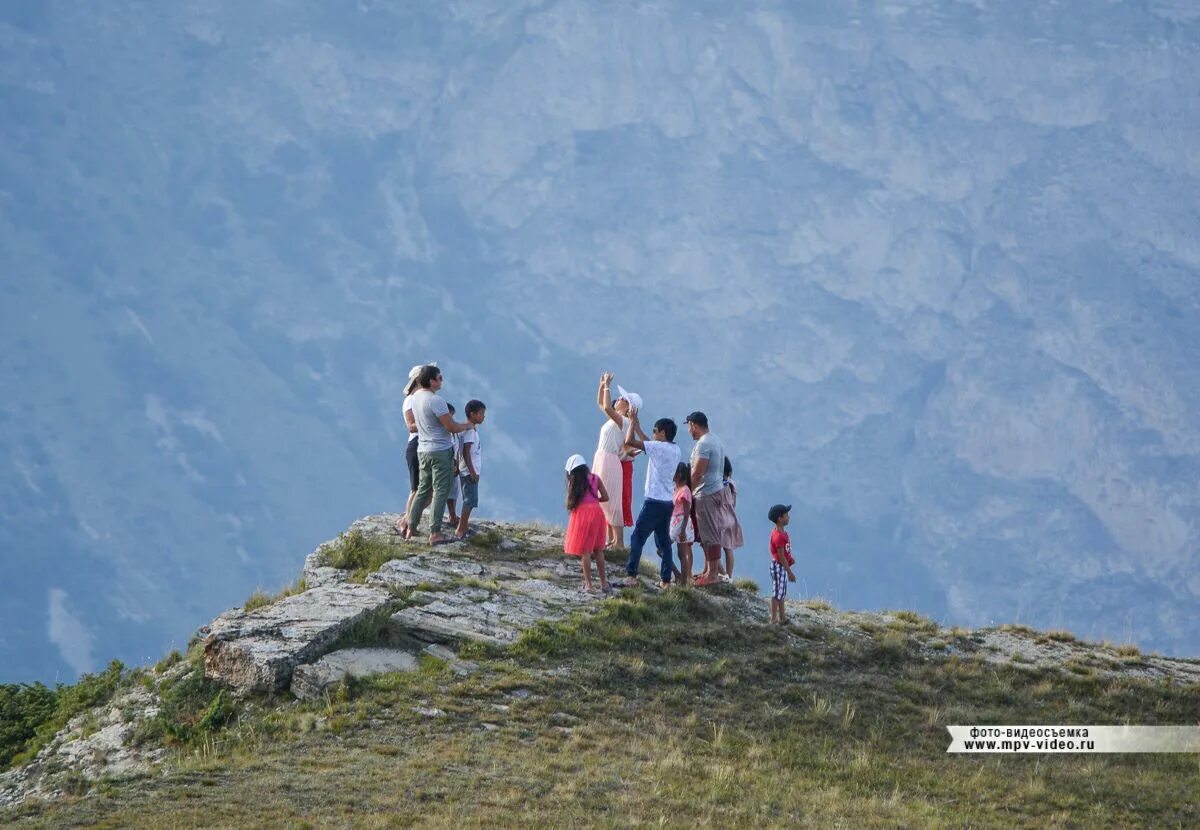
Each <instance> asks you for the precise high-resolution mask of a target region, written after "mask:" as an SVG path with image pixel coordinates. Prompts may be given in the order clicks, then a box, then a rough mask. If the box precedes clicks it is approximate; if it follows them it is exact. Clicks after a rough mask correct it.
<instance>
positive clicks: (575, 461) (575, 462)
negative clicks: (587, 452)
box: [567, 453, 587, 473]
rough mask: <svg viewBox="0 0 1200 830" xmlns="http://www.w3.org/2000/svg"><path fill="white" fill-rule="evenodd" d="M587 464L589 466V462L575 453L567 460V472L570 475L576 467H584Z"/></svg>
mask: <svg viewBox="0 0 1200 830" xmlns="http://www.w3.org/2000/svg"><path fill="white" fill-rule="evenodd" d="M585 464H587V461H585V460H584V457H583V456H582V455H580V454H579V453H575V454H574V455H573V456H571V457H570V458H568V459H567V472H568V473H569V472H571V471H572V470H574V469H575V468H576V467H582V466H583V465H585Z"/></svg>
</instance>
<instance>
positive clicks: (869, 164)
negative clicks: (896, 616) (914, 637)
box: [0, 0, 1200, 682]
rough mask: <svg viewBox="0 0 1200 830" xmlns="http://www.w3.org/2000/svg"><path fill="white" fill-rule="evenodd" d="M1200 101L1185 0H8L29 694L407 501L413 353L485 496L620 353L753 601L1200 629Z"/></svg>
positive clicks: (526, 489)
mask: <svg viewBox="0 0 1200 830" xmlns="http://www.w3.org/2000/svg"><path fill="white" fill-rule="evenodd" d="M1198 96H1200V4H1197V3H1195V2H1192V0H1187V2H1184V0H1175V1H1174V2H1170V1H1168V0H1162V1H1161V2H1160V1H1159V0H1148V2H1142V3H1093V2H1082V1H1081V0H1068V2H1059V3H1046V2H1042V0H1037V2H1033V1H1032V0H1027V1H1022V0H1015V2H1014V1H1012V0H1008V1H1006V2H998V1H997V0H978V1H977V2H956V1H955V0H930V2H917V1H916V0H914V1H913V2H880V3H863V2H852V1H851V0H838V2H813V3H782V2H744V3H729V2H722V3H716V2H694V1H689V2H684V1H683V0H679V1H678V2H666V1H665V0H664V1H663V2H600V0H590V1H588V0H580V1H579V2H565V1H560V0H544V2H536V3H522V2H517V0H503V2H500V1H499V0H496V2H471V1H470V0H464V1H463V2H429V3H375V2H368V0H363V1H362V2H354V3H350V2H339V3H334V2H288V3H279V2H255V3H218V2H205V3H149V2H145V3H129V2H111V3H103V4H83V3H34V2H16V1H15V0H7V1H6V2H0V125H2V127H0V263H2V265H3V271H2V272H0V390H2V392H3V394H0V557H2V560H3V562H2V565H3V570H2V573H3V577H2V581H0V682H3V681H16V680H31V679H41V680H47V681H52V680H54V679H56V678H58V679H63V680H66V679H70V678H72V677H74V676H75V674H76V673H77V672H78V671H81V670H86V669H89V668H96V667H99V666H101V665H102V664H103V663H104V662H106V661H107V660H108V659H110V658H112V657H119V658H121V659H123V660H125V661H126V662H130V663H139V662H144V661H146V660H148V659H157V658H158V657H160V656H161V655H162V654H163V653H164V651H165V650H166V649H168V648H170V647H172V646H176V647H182V646H183V645H184V644H185V642H186V640H187V637H188V635H189V633H190V632H192V631H193V630H194V629H195V628H196V626H198V625H200V624H202V623H205V622H207V621H208V620H210V619H211V618H212V617H213V616H215V615H216V614H217V613H218V612H220V611H221V610H223V609H224V608H226V607H229V606H231V605H233V604H236V603H240V602H241V601H243V600H244V599H245V598H246V597H247V596H248V595H249V594H250V593H251V591H253V590H254V589H255V588H256V587H260V586H261V587H264V588H267V589H276V588H278V587H281V586H282V585H283V584H285V583H287V582H289V581H290V580H292V579H294V578H295V576H296V575H297V574H298V573H299V570H300V566H301V562H302V559H303V556H304V555H305V554H306V553H307V552H308V551H309V550H311V549H312V548H313V547H314V546H315V545H316V544H317V543H318V542H320V541H322V540H324V539H327V538H329V537H331V536H333V535H335V534H336V533H337V532H338V531H340V530H342V529H343V528H344V527H345V526H346V525H347V524H348V523H349V522H350V521H351V520H352V519H354V518H355V517H357V516H359V515H363V514H366V513H370V512H377V511H380V510H385V509H392V510H394V509H398V508H399V507H400V506H401V505H402V504H403V499H404V496H405V494H406V491H407V485H406V482H405V473H404V468H403V451H404V445H405V440H406V433H405V430H404V426H403V422H402V419H401V416H400V405H401V401H402V389H403V385H404V382H405V380H406V376H407V371H408V369H409V367H410V366H411V365H412V364H414V363H418V362H422V361H424V360H428V359H437V360H439V361H440V363H441V366H442V367H443V369H444V372H445V377H446V385H445V388H444V390H443V396H444V397H445V398H446V399H447V400H448V401H450V402H452V403H455V404H456V405H457V406H458V407H459V411H460V413H461V411H462V405H463V404H464V403H465V402H466V400H467V399H468V398H469V397H479V398H482V399H483V400H485V401H486V402H487V403H488V406H489V409H488V420H487V423H486V424H485V425H484V427H483V428H482V429H481V438H482V440H483V441H484V446H485V452H486V454H487V458H486V459H485V466H486V474H485V475H484V478H483V482H482V485H481V502H482V503H481V507H480V509H479V511H478V514H479V515H481V516H500V517H510V518H530V519H532V518H541V519H546V520H551V521H562V520H563V519H564V518H565V514H564V512H563V510H562V500H563V494H562V464H563V460H564V459H565V458H566V457H567V456H568V455H569V454H570V453H572V452H581V453H583V454H584V455H585V456H586V457H588V458H590V457H591V453H592V450H593V449H594V447H595V441H596V436H597V433H598V430H599V428H600V425H601V423H602V416H601V414H600V413H599V412H598V411H597V410H596V408H595V403H594V394H595V384H596V380H597V378H598V377H599V375H600V373H601V372H602V371H606V370H609V371H613V372H615V373H616V375H617V380H618V382H620V383H621V384H622V385H623V386H625V387H626V388H628V389H630V390H634V391H637V392H639V393H641V394H642V395H643V396H644V398H645V400H646V406H645V410H644V415H645V420H646V422H647V423H650V422H652V421H653V419H654V418H657V417H660V416H662V415H670V416H673V417H675V418H676V419H677V420H678V421H679V422H680V426H681V430H680V433H681V437H680V444H681V447H682V449H683V451H684V452H685V453H686V452H688V451H689V450H690V446H691V442H690V441H689V440H688V439H687V435H686V432H685V431H684V430H683V428H682V427H683V423H682V421H683V416H684V415H685V414H686V413H687V412H689V411H691V410H692V409H697V408H699V409H703V410H705V411H706V412H707V413H708V415H709V417H710V419H711V421H712V427H713V431H714V432H715V433H716V434H717V435H719V436H720V437H721V438H722V440H723V441H724V443H725V446H726V448H727V450H728V452H729V454H730V457H731V458H732V460H733V462H734V465H735V468H736V469H735V478H736V480H737V481H738V483H739V485H740V497H739V507H740V511H741V515H742V520H743V523H744V525H745V527H746V533H747V548H746V549H744V550H743V551H742V552H741V558H740V560H739V561H740V564H739V566H738V569H739V571H741V572H742V574H743V575H748V576H751V577H754V578H756V579H757V580H758V581H759V582H760V584H766V581H767V576H766V574H767V564H766V563H767V561H768V553H767V550H766V545H767V536H768V530H769V525H768V523H767V520H766V510H767V507H768V506H769V505H770V504H772V503H773V502H776V501H785V502H792V503H794V504H795V509H794V511H793V516H792V525H791V528H790V530H791V535H792V539H793V545H794V549H795V553H796V557H797V560H798V563H797V571H798V575H799V576H800V578H801V583H800V584H799V586H798V587H799V589H800V593H801V594H802V595H813V594H820V595H824V596H826V597H828V598H830V599H831V600H833V601H834V602H835V603H836V604H838V605H839V606H842V607H850V608H882V607H906V608H914V609H916V610H918V611H921V612H924V613H926V614H930V615H932V616H934V617H936V618H938V619H940V620H942V621H944V622H947V623H958V624H964V625H981V624H988V623H990V622H992V621H994V622H996V623H1000V622H1013V621H1015V622H1023V623H1028V624H1031V625H1035V626H1039V627H1066V628H1069V629H1072V630H1073V631H1075V632H1076V633H1077V634H1079V635H1081V636H1087V637H1093V638H1106V639H1110V640H1114V641H1119V642H1124V641H1132V642H1136V643H1138V644H1139V645H1141V646H1143V647H1144V648H1147V649H1160V650H1163V651H1166V652H1169V653H1177V654H1195V653H1197V651H1200V633H1198V631H1200V630H1198V628H1197V625H1196V620H1197V611H1198V610H1200V607H1198V606H1200V561H1198V560H1197V557H1196V551H1197V548H1198V545H1200V483H1198V482H1200V418H1198V417H1197V415H1196V413H1197V411H1198V407H1200V382H1198V381H1200V377H1198V371H1200V370H1198V369H1197V367H1198V366H1200V279H1198V277H1200V234H1198V229H1200V215H1198V214H1200V209H1198V205H1200V97H1198ZM643 463H644V462H643ZM643 475H644V469H643V467H642V466H640V465H639V469H638V474H637V476H638V477H637V482H638V483H637V491H638V493H639V495H640V492H641V481H642V477H643Z"/></svg>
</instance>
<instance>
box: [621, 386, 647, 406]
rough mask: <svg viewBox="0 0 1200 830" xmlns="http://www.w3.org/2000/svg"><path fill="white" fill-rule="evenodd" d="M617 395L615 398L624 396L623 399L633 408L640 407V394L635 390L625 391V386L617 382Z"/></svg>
mask: <svg viewBox="0 0 1200 830" xmlns="http://www.w3.org/2000/svg"><path fill="white" fill-rule="evenodd" d="M617 396H618V397H617V400H621V398H624V399H625V400H627V401H629V405H630V406H632V407H633V408H634V409H641V408H642V396H641V395H639V394H638V393H637V392H626V391H625V387H624V386H622V385H621V384H619V383H618V384H617Z"/></svg>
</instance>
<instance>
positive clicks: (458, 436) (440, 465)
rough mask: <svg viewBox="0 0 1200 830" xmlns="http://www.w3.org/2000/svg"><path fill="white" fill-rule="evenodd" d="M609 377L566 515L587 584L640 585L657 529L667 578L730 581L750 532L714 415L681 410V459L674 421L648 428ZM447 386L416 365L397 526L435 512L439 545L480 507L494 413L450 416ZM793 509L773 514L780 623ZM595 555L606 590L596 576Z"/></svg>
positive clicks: (578, 461) (575, 458) (464, 528)
mask: <svg viewBox="0 0 1200 830" xmlns="http://www.w3.org/2000/svg"><path fill="white" fill-rule="evenodd" d="M613 379H614V378H613V375H612V374H610V373H605V374H603V375H601V377H600V382H599V385H598V387H597V390H596V406H597V407H598V408H599V409H600V410H601V412H603V413H604V416H605V420H604V424H603V426H602V427H601V428H600V438H599V442H598V445H597V447H596V452H595V454H594V456H593V458H592V465H591V467H590V468H589V466H588V464H587V460H586V459H585V458H584V457H583V456H582V455H578V454H575V455H572V456H571V457H570V458H569V459H567V463H566V507H567V510H568V512H569V514H570V519H569V521H568V524H567V532H566V537H565V539H564V543H563V549H564V552H565V553H567V554H569V555H571V556H578V557H579V558H580V565H581V570H582V576H583V587H584V590H587V591H600V592H604V593H611V592H612V591H613V590H614V589H615V588H623V587H632V586H634V585H636V584H638V583H637V576H638V572H639V566H640V564H641V558H642V551H643V549H644V548H645V545H646V543H647V542H648V541H649V540H650V538H651V537H653V538H654V544H655V547H656V549H657V551H658V555H659V584H660V587H663V588H666V587H669V586H670V585H672V584H676V583H677V584H680V585H688V584H691V583H694V584H696V585H711V584H714V583H717V582H722V581H729V580H730V579H731V578H732V576H733V568H734V551H735V550H737V549H738V548H740V547H742V546H743V545H744V540H743V536H742V527H741V524H740V523H739V522H738V517H737V510H736V508H737V487H736V485H735V484H734V482H733V478H732V476H733V465H732V463H731V462H730V460H729V456H728V455H727V454H726V451H725V446H724V444H723V443H722V441H721V439H720V438H718V437H717V436H716V435H715V434H714V433H713V432H712V431H711V429H710V427H709V423H708V416H707V415H705V414H704V413H703V412H701V411H699V410H697V411H695V412H692V413H691V414H690V415H688V416H687V418H686V419H685V423H686V425H687V430H688V434H689V435H690V436H691V438H692V441H693V445H692V449H691V455H690V459H689V461H688V462H685V461H683V453H682V450H681V449H680V447H679V445H678V444H677V443H676V442H675V438H676V436H677V434H678V426H677V425H676V423H675V421H673V420H672V419H670V418H659V419H658V420H657V421H655V422H654V424H653V425H652V427H651V432H650V434H649V435H647V434H646V432H645V430H644V429H643V427H642V423H641V417H640V412H641V408H642V403H643V402H642V398H641V396H640V395H638V394H637V393H634V392H627V391H626V390H625V389H624V388H622V387H621V386H619V385H618V386H617V388H616V395H615V396H614V393H613ZM443 383H444V377H443V375H442V371H441V369H440V368H438V366H437V364H436V363H430V364H422V365H418V366H414V367H413V368H412V370H411V371H410V372H409V377H408V384H407V386H406V387H405V390H404V392H405V397H404V404H403V407H402V409H403V414H404V422H405V425H406V427H407V429H408V434H409V440H408V448H407V452H406V458H407V464H408V472H409V484H410V489H409V496H408V503H407V504H406V506H405V511H404V514H403V515H402V516H401V518H400V519H399V520H398V521H397V523H396V525H395V528H394V529H395V532H396V533H398V534H400V535H402V536H403V537H404V538H405V539H412V538H413V537H414V536H416V534H417V533H418V530H419V528H420V525H421V520H422V518H423V516H424V514H425V511H426V510H429V511H430V514H431V515H430V525H431V527H430V535H429V543H430V544H431V545H440V544H446V543H448V542H453V541H457V540H461V539H464V538H466V537H467V536H468V535H469V534H470V533H471V528H470V524H469V520H470V517H471V513H472V511H473V510H474V509H475V508H476V507H478V506H479V479H480V473H481V469H482V458H483V453H482V446H481V443H480V435H479V427H480V426H481V425H482V424H483V422H484V420H485V419H486V417H487V406H486V405H485V404H484V403H483V402H482V401H480V400H474V399H473V400H470V401H468V402H467V404H466V406H465V410H464V411H465V415H466V420H465V421H461V422H460V421H456V420H454V414H455V410H454V407H453V406H451V405H450V404H448V403H447V402H446V401H445V400H443V399H442V397H441V396H440V395H439V394H438V392H439V391H440V390H441V388H442V384H443ZM640 456H645V458H646V461H647V464H646V481H645V488H644V499H643V502H642V507H641V510H640V512H639V513H638V515H637V518H636V519H634V516H633V481H634V463H635V459H637V458H638V457H640ZM447 507H448V508H449V510H450V521H451V524H452V525H453V526H454V527H453V530H452V532H450V533H446V532H444V530H443V529H444V526H445V521H446V509H447ZM456 508H458V511H457V515H455V514H456ZM788 511H790V507H786V506H784V505H775V506H774V507H772V508H771V511H770V515H769V518H770V520H771V521H772V522H773V523H774V524H775V525H776V531H775V533H773V534H772V538H771V555H772V570H771V576H772V606H771V608H772V621H775V618H776V605H778V611H779V617H780V619H779V621H782V614H783V602H782V600H783V597H784V596H786V589H787V581H788V580H791V581H794V580H795V574H794V573H793V572H792V569H791V566H792V563H793V560H792V556H791V543H790V541H788V540H787V534H786V531H785V530H784V528H785V527H786V525H787V521H788ZM627 527H629V528H632V529H633V533H632V535H631V537H630V543H629V547H628V549H627V557H626V561H625V575H624V578H623V579H622V580H621V581H619V582H616V583H611V584H610V582H609V581H608V578H607V573H606V568H605V551H622V550H626V548H625V528H627ZM693 545H696V546H698V547H699V548H700V550H701V551H702V552H703V555H704V560H703V568H702V569H701V571H700V572H699V573H698V574H697V573H694V562H693V555H692V553H693ZM676 551H678V556H679V563H678V566H677V565H676V563H675V556H674V555H675V553H676ZM722 554H724V556H723V557H722ZM593 562H594V563H595V567H596V573H597V576H598V577H599V583H600V584H599V587H598V588H596V587H595V586H594V585H593V583H592V567H591V566H592V563H593ZM785 573H786V576H785Z"/></svg>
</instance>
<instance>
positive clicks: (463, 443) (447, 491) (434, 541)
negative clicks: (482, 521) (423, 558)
mask: <svg viewBox="0 0 1200 830" xmlns="http://www.w3.org/2000/svg"><path fill="white" fill-rule="evenodd" d="M444 380H445V379H444V377H443V376H442V370H441V369H439V368H438V366H437V364H436V363H429V364H423V365H419V366H414V367H413V368H412V370H411V371H409V373H408V385H407V386H405V388H404V404H403V406H402V411H403V413H404V423H405V426H406V427H407V428H408V449H407V451H406V453H405V457H406V459H407V462H408V479H409V493H408V503H407V504H406V505H405V508H404V515H403V516H401V517H400V519H399V521H398V522H397V524H396V526H395V531H396V532H397V533H399V534H400V535H401V536H403V537H404V538H405V539H411V538H413V537H414V536H415V535H416V534H417V530H418V528H419V527H420V525H421V518H422V517H423V516H424V514H425V511H426V509H430V533H429V544H431V545H441V544H446V543H448V542H454V541H457V540H460V539H464V538H466V537H467V536H468V535H469V534H470V532H471V530H470V524H469V521H470V518H471V512H472V511H473V510H474V509H475V508H476V507H478V506H479V477H480V474H481V472H482V468H483V446H482V444H481V443H480V439H479V427H480V425H481V424H483V422H484V420H485V419H486V418H487V405H486V404H484V402H483V401H480V400H475V399H472V400H469V401H467V404H466V407H464V414H465V415H466V420H465V421H461V422H460V421H455V420H454V414H455V410H454V407H453V406H451V405H450V404H448V403H446V401H445V400H443V399H442V397H441V395H439V394H438V392H439V391H441V388H442V384H443V382H444ZM447 507H449V509H450V524H451V525H452V526H453V530H452V532H451V533H444V532H443V528H444V527H445V522H446V509H447Z"/></svg>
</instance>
